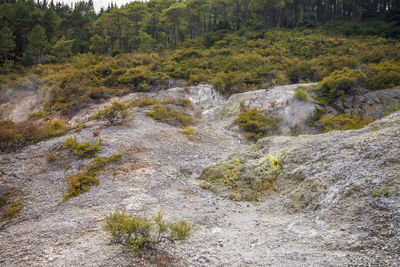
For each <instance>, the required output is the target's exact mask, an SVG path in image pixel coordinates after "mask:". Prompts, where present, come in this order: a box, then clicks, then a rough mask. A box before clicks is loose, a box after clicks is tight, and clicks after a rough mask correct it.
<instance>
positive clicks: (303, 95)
mask: <svg viewBox="0 0 400 267" xmlns="http://www.w3.org/2000/svg"><path fill="white" fill-rule="evenodd" d="M294 98H296V99H298V100H300V101H308V100H309V99H310V96H309V95H308V93H307V91H306V90H305V89H304V88H301V87H300V88H297V90H296V92H295V93H294Z"/></svg>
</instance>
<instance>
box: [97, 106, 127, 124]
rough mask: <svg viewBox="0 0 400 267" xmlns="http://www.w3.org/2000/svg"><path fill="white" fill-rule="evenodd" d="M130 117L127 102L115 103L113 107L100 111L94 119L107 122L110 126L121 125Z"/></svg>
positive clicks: (106, 107)
mask: <svg viewBox="0 0 400 267" xmlns="http://www.w3.org/2000/svg"><path fill="white" fill-rule="evenodd" d="M128 117H129V105H128V104H127V103H126V102H122V101H114V102H112V104H111V105H109V106H105V107H104V108H103V109H101V110H99V111H98V112H97V113H96V114H95V115H94V116H93V118H94V119H95V120H106V121H107V122H108V123H109V124H111V125H115V124H120V123H122V122H123V121H125V120H126V119H127V118H128Z"/></svg>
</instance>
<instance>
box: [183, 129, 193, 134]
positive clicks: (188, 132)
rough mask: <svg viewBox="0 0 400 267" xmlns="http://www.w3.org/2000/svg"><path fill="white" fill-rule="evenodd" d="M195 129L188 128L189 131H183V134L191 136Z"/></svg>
mask: <svg viewBox="0 0 400 267" xmlns="http://www.w3.org/2000/svg"><path fill="white" fill-rule="evenodd" d="M194 131H195V130H194V129H193V128H187V129H182V131H181V133H182V134H184V135H191V134H193V133H194Z"/></svg>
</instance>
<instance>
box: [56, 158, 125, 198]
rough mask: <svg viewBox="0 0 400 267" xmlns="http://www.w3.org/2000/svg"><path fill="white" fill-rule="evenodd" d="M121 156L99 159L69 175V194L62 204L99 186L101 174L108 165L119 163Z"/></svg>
mask: <svg viewBox="0 0 400 267" xmlns="http://www.w3.org/2000/svg"><path fill="white" fill-rule="evenodd" d="M121 156H122V154H114V155H113V156H111V157H109V158H104V157H97V158H95V159H94V160H93V161H92V162H91V163H90V164H89V165H88V166H86V168H85V169H84V170H83V171H80V172H78V173H76V174H72V175H69V176H68V178H67V181H68V193H67V194H66V195H65V196H64V197H63V199H62V201H61V203H62V202H64V201H66V200H68V199H70V198H71V197H75V196H79V195H80V194H81V193H83V192H87V191H89V189H90V186H91V185H93V184H95V185H99V183H100V181H99V179H98V178H97V176H98V174H99V172H100V171H102V170H104V168H105V166H106V164H107V163H112V162H119V161H120V158H121ZM61 203H60V204H61Z"/></svg>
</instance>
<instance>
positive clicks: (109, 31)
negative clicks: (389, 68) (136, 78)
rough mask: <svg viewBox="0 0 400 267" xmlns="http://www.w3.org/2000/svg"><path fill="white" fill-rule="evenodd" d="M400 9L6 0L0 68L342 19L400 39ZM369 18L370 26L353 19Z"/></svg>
mask: <svg viewBox="0 0 400 267" xmlns="http://www.w3.org/2000/svg"><path fill="white" fill-rule="evenodd" d="M399 7H400V0H367V1H366V0H318V1H317V0H184V1H176V0H150V1H148V2H145V3H144V2H138V1H136V2H131V3H129V4H126V5H125V6H122V7H121V8H117V7H116V5H114V4H112V5H110V6H109V7H108V8H107V9H106V10H104V9H102V10H101V11H100V12H99V13H98V14H96V13H95V11H94V8H93V2H92V0H89V1H88V2H83V1H82V2H78V3H76V4H75V5H73V6H69V5H65V4H61V3H57V4H54V2H53V1H51V2H47V1H46V0H44V1H41V2H35V1H34V0H2V1H0V27H1V31H0V50H1V51H0V64H1V65H2V69H3V70H7V69H10V68H12V66H13V64H14V63H15V62H22V63H23V64H25V65H32V64H38V63H60V62H63V61H64V59H65V58H68V57H70V56H71V55H74V54H78V53H86V52H93V53H95V54H112V55H116V54H119V53H121V52H132V51H149V50H160V49H163V48H165V47H174V46H177V45H178V44H180V43H182V42H184V41H187V40H190V39H197V38H199V37H202V38H204V39H205V40H206V42H205V43H206V47H207V44H209V45H212V44H213V43H214V41H215V40H214V39H215V38H219V37H216V34H215V32H216V31H219V32H221V31H222V33H223V34H224V33H226V32H231V31H239V30H241V29H243V28H249V27H250V28H253V29H267V28H271V27H283V28H294V27H306V28H312V27H316V26H317V25H319V24H326V23H327V22H332V21H333V20H338V19H341V20H347V21H353V23H352V24H347V25H350V26H348V27H347V28H340V27H342V26H340V27H339V28H340V29H339V32H340V31H341V32H345V33H367V34H368V33H370V34H377V33H379V34H384V35H385V36H386V37H398V36H399V33H400V30H399V28H400V12H399V10H400V9H399ZM371 18H373V19H374V23H373V25H372V26H371V25H368V24H365V23H364V24H358V22H357V23H356V22H354V21H358V20H364V21H365V20H368V19H371ZM378 19H380V22H379V20H378ZM332 25H333V26H334V24H331V30H338V29H337V27H336V28H334V27H333V28H332ZM340 25H343V23H341V24H340ZM360 25H361V26H360ZM364 25H367V26H368V27H367V28H365V29H364V28H363V27H365V26H364Z"/></svg>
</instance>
